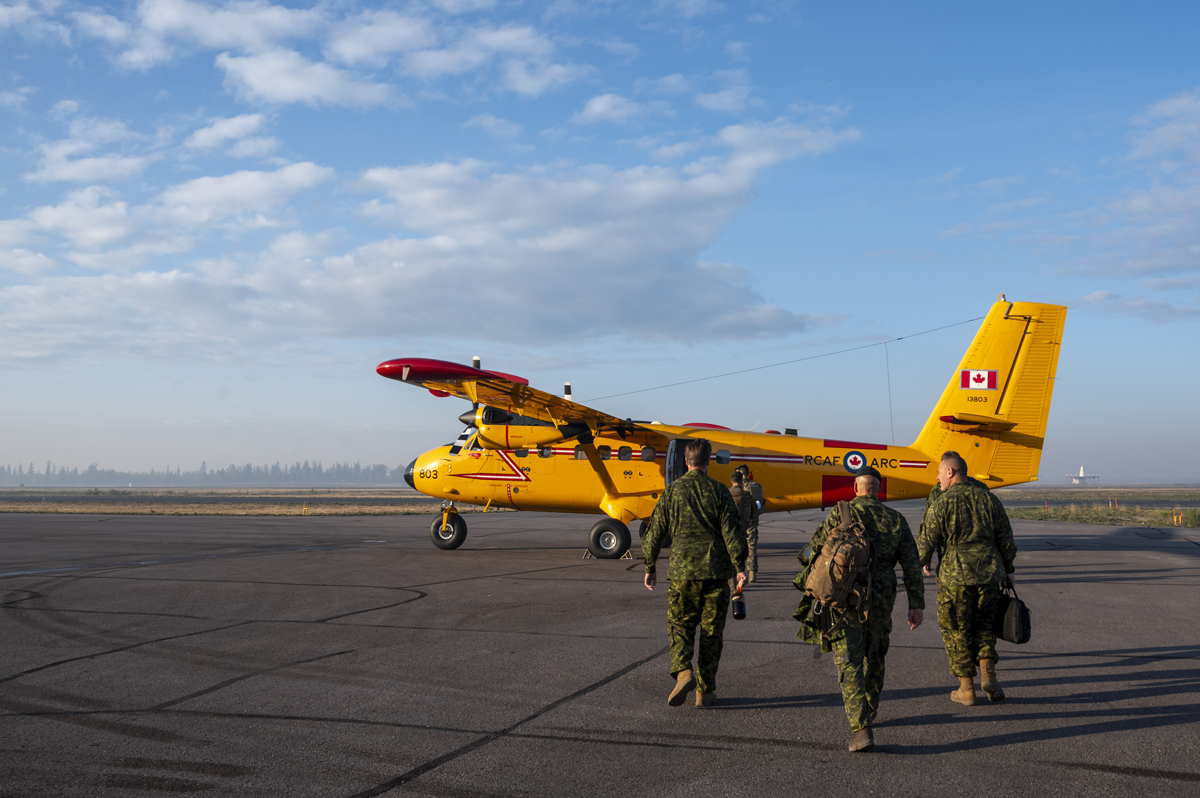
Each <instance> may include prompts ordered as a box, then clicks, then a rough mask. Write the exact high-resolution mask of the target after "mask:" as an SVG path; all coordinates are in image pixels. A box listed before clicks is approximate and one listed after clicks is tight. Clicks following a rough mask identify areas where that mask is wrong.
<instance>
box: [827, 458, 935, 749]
mask: <svg viewBox="0 0 1200 798" xmlns="http://www.w3.org/2000/svg"><path fill="white" fill-rule="evenodd" d="M881 484H882V479H881V477H880V475H879V472H878V471H876V470H875V469H874V468H871V467H870V466H864V467H862V468H860V469H859V470H858V471H856V472H855V478H854V499H853V500H852V501H850V502H849V504H848V506H849V508H850V514H851V515H852V516H853V517H854V521H857V522H858V523H860V524H862V525H863V528H864V529H865V530H866V534H865V537H866V539H867V540H868V541H870V542H871V543H873V544H874V545H875V561H874V563H872V566H871V603H870V607H869V608H868V610H867V612H866V617H865V618H864V617H863V616H862V615H860V614H859V613H858V612H856V611H847V613H846V615H847V617H846V618H845V619H844V622H843V624H842V629H841V630H840V631H839V632H837V633H835V636H834V639H833V641H832V642H833V656H834V663H835V664H836V665H837V669H838V681H839V682H840V683H841V685H842V703H843V704H845V706H846V719H847V720H849V721H850V730H851V731H852V732H854V737H853V739H851V740H850V746H849V748H850V751H851V752H855V751H869V750H870V749H871V748H872V747H874V745H875V737H874V733H873V732H872V730H871V727H872V726H873V725H874V723H875V716H876V714H877V713H878V711H879V694H880V693H881V692H883V676H884V658H885V657H886V656H887V652H888V646H889V644H890V638H891V634H892V607H893V606H894V605H895V603H896V592H897V591H896V564H897V563H899V564H900V567H901V568H902V569H903V571H904V589H905V592H907V593H908V628H909V630H913V629H916V628H917V627H918V626H920V625H921V621H922V620H924V617H925V613H924V609H925V583H924V581H923V580H922V579H921V565H920V562H919V561H918V559H917V544H916V541H915V540H913V534H912V530H910V529H909V528H908V522H907V521H906V520H904V516H902V515H900V513H898V512H896V511H895V510H893V509H892V508H890V507H887V506H885V505H884V504H883V502H881V501H879V488H880V485H881ZM841 523H842V518H841V509H840V508H839V507H838V506H836V505H835V506H834V508H833V509H832V510H831V511H830V513H829V515H828V516H826V518H825V520H824V521H823V522H821V526H819V527H818V528H817V531H816V532H814V533H813V537H812V544H811V550H812V552H813V554H814V559H815V555H816V553H817V552H819V551H820V550H821V547H822V546H824V545H825V541H826V540H827V539H828V538H829V535H830V533H831V532H832V531H833V530H834V529H836V528H837V527H838V526H839V525H840V524H841ZM838 635H840V636H838Z"/></svg>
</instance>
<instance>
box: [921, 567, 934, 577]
mask: <svg viewBox="0 0 1200 798" xmlns="http://www.w3.org/2000/svg"><path fill="white" fill-rule="evenodd" d="M921 573H923V574H925V575H926V576H933V571H931V570H929V566H928V565H926V566H925V567H924V568H922V569H921Z"/></svg>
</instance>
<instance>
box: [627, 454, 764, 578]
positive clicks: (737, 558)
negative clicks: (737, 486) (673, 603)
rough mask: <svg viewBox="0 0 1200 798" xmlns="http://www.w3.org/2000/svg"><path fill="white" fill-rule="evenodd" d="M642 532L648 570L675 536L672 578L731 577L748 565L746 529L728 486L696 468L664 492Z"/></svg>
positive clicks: (652, 571) (648, 570)
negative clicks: (664, 545)
mask: <svg viewBox="0 0 1200 798" xmlns="http://www.w3.org/2000/svg"><path fill="white" fill-rule="evenodd" d="M646 527H647V528H646V531H645V532H644V533H643V534H642V556H643V557H644V558H645V560H646V573H648V574H652V573H654V563H655V561H656V560H657V559H658V552H659V551H660V550H661V549H662V545H663V540H664V539H665V538H668V537H669V538H670V539H671V578H672V579H731V578H733V577H734V576H736V575H737V572H738V571H742V570H745V568H746V531H745V530H744V529H742V528H741V525H740V524H739V523H738V511H737V508H736V507H734V504H733V497H732V496H730V495H729V489H728V488H726V487H725V486H724V485H722V484H721V483H720V482H717V481H716V480H715V479H712V478H710V477H709V476H708V474H706V473H704V472H703V471H701V470H699V469H697V470H695V471H689V472H687V473H686V474H684V475H683V476H682V477H680V478H679V479H677V480H675V481H674V482H672V483H671V484H670V485H668V486H667V489H666V490H664V491H663V493H662V496H661V497H660V498H659V500H658V506H657V507H655V508H654V514H653V515H651V516H650V521H649V523H648V524H647V525H646Z"/></svg>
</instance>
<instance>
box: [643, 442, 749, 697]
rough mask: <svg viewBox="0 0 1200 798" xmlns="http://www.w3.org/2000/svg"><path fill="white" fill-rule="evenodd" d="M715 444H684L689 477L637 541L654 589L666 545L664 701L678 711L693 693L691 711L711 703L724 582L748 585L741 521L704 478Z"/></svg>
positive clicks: (676, 485)
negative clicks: (667, 671)
mask: <svg viewBox="0 0 1200 798" xmlns="http://www.w3.org/2000/svg"><path fill="white" fill-rule="evenodd" d="M711 454H712V444H711V443H709V442H708V441H707V440H705V439H703V438H697V439H696V440H693V441H691V442H690V443H688V445H687V448H686V449H685V450H684V459H685V462H686V463H687V467H688V472H687V473H686V474H684V475H683V476H682V477H680V478H679V479H677V480H675V481H674V482H672V483H671V484H670V485H668V486H667V489H666V490H664V491H663V494H662V497H661V498H660V499H659V500H658V506H657V507H656V508H655V509H654V514H653V515H652V516H650V522H649V524H647V529H646V532H645V533H644V534H643V536H642V556H643V557H644V558H645V560H646V577H645V585H646V587H647V589H649V590H653V589H654V586H655V584H657V581H658V577H657V575H656V574H655V561H656V560H657V559H658V553H659V551H660V550H661V549H662V545H663V541H664V539H668V538H669V539H670V541H671V560H670V568H671V585H670V587H669V588H668V589H667V637H668V639H669V640H670V642H671V678H673V679H675V687H674V688H673V689H672V690H671V694H670V696H668V698H667V703H668V704H670V705H671V706H673V707H677V706H679V705H680V704H682V703H683V702H684V701H686V700H687V694H688V693H689V692H690V691H691V690H692V688H695V689H696V706H698V707H706V706H709V705H710V704H713V703H714V702H715V701H716V696H715V695H714V694H715V693H716V690H717V668H718V666H719V665H720V663H721V647H722V643H723V640H722V634H723V632H724V630H725V618H726V615H727V614H728V611H729V597H730V588H729V580H730V579H732V578H734V577H735V576H736V577H737V587H738V588H741V587H742V586H743V585H744V584H745V582H746V574H745V573H743V571H744V569H745V567H746V535H745V533H744V532H743V531H742V529H741V526H740V524H739V523H738V511H737V508H736V507H734V504H733V498H732V496H730V494H729V489H728V488H726V487H725V486H724V485H722V484H721V483H720V482H718V481H716V480H715V479H712V478H710V477H709V476H708V460H709V457H710V456H711ZM696 627H700V651H699V655H698V657H697V658H696V667H695V671H694V672H693V668H692V653H693V650H694V640H695V637H696Z"/></svg>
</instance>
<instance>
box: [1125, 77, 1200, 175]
mask: <svg viewBox="0 0 1200 798" xmlns="http://www.w3.org/2000/svg"><path fill="white" fill-rule="evenodd" d="M1140 121H1141V122H1142V123H1143V125H1144V126H1153V127H1150V129H1149V130H1146V131H1144V132H1143V133H1142V134H1141V135H1140V136H1138V138H1137V141H1136V144H1135V146H1134V148H1133V152H1132V153H1131V155H1132V157H1134V158H1160V157H1165V156H1168V155H1173V154H1174V153H1175V152H1176V151H1179V150H1182V151H1183V153H1184V154H1185V155H1186V156H1187V157H1188V158H1190V159H1191V160H1193V161H1195V162H1197V163H1200V90H1194V91H1190V92H1184V93H1182V94H1177V95H1175V96H1174V97H1171V98H1169V99H1166V100H1163V101H1161V102H1157V103H1155V104H1154V105H1152V106H1150V108H1149V110H1148V111H1147V112H1146V113H1145V115H1144V116H1143V117H1142V118H1141V120H1140Z"/></svg>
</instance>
